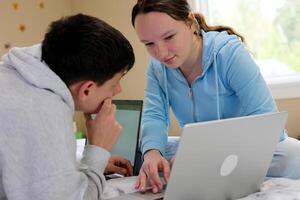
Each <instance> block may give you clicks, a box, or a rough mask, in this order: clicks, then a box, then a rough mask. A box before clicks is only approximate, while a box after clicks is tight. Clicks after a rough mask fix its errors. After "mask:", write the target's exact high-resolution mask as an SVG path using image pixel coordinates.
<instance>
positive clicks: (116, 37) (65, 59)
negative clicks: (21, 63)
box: [42, 14, 135, 86]
mask: <svg viewBox="0 0 300 200" xmlns="http://www.w3.org/2000/svg"><path fill="white" fill-rule="evenodd" d="M42 60H43V61H45V62H46V63H47V65H48V66H49V67H50V69H51V70H52V71H54V72H55V73H56V74H57V75H58V76H59V77H60V78H61V79H62V80H63V81H64V82H65V84H66V85H67V86H69V85H71V84H73V83H76V82H78V81H81V80H92V81H95V82H96V83H97V84H98V85H102V84H103V83H105V82H106V81H107V80H109V79H111V78H112V77H113V76H114V75H115V74H116V73H118V72H122V71H128V70H129V69H131V68H132V66H133V64H134V61H135V58H134V53H133V49H132V46H131V45H130V43H129V41H128V40H127V39H126V38H125V37H124V36H123V35H122V33H121V32H119V31H118V30H116V29H115V28H113V27H112V26H110V25H109V24H107V23H105V22H104V21H102V20H100V19H98V18H95V17H92V16H88V15H83V14H77V15H73V16H68V17H63V18H61V19H59V20H57V21H54V22H52V23H51V24H50V27H49V29H48V32H47V33H46V34H45V38H44V40H43V42H42Z"/></svg>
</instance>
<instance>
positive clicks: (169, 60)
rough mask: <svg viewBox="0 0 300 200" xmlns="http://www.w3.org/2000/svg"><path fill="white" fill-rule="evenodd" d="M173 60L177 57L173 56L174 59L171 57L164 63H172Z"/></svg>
mask: <svg viewBox="0 0 300 200" xmlns="http://www.w3.org/2000/svg"><path fill="white" fill-rule="evenodd" d="M173 58H175V56H173V57H171V58H167V59H164V62H165V63H169V62H172V60H173Z"/></svg>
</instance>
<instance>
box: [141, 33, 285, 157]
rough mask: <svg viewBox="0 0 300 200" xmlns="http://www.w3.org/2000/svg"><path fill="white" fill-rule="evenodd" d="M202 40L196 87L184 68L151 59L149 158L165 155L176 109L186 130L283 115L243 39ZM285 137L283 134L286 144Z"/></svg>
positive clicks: (145, 139)
mask: <svg viewBox="0 0 300 200" xmlns="http://www.w3.org/2000/svg"><path fill="white" fill-rule="evenodd" d="M202 35H203V55H202V66H203V72H202V74H201V75H200V76H198V77H197V78H196V79H195V80H194V81H193V83H192V85H191V87H189V85H188V82H187V80H186V79H185V77H184V76H183V74H182V73H181V71H180V70H179V68H177V69H172V68H168V67H166V65H164V64H162V63H161V62H159V61H158V60H155V59H153V58H152V59H151V60H150V64H149V68H148V72H147V88H146V90H145V105H144V111H143V118H142V140H141V148H142V152H143V153H145V152H146V151H147V150H149V149H158V150H159V151H160V152H161V153H162V154H163V155H164V154H165V147H166V144H167V131H168V127H169V109H170V108H171V109H172V110H173V112H174V115H175V117H176V119H177V120H178V122H179V125H180V126H181V127H183V126H184V125H185V124H188V123H192V122H201V121H209V120H217V119H225V118H232V117H239V116H247V115H254V114H260V113H267V112H276V111H277V108H276V104H275V102H274V100H273V98H272V95H271V93H270V90H269V88H268V87H267V85H266V83H265V81H264V79H263V77H262V75H261V73H260V70H259V68H258V66H257V65H256V63H255V62H254V60H253V58H252V57H251V56H250V54H249V52H248V50H247V49H246V48H245V46H244V45H243V43H242V42H241V41H240V40H239V39H238V38H237V36H235V35H228V34H227V32H225V31H224V32H215V31H211V32H204V31H202ZM199 67H201V66H199ZM199 134H201V133H199ZM241 134H243V133H242V132H241ZM284 137H285V134H284V133H283V134H282V136H281V140H283V139H284ZM258 139H259V138H258Z"/></svg>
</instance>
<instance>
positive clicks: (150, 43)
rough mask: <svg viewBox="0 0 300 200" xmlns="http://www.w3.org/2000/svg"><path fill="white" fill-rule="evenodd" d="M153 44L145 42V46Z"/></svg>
mask: <svg viewBox="0 0 300 200" xmlns="http://www.w3.org/2000/svg"><path fill="white" fill-rule="evenodd" d="M151 45H153V42H149V43H145V46H151Z"/></svg>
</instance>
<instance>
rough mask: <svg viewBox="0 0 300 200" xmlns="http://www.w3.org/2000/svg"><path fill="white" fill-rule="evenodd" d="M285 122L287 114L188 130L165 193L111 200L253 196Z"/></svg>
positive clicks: (220, 199) (190, 126) (199, 125)
mask: <svg viewBox="0 0 300 200" xmlns="http://www.w3.org/2000/svg"><path fill="white" fill-rule="evenodd" d="M286 120H287V112H277V113H270V114H262V115H252V116H247V117H239V118H231V119H225V120H218V121H209V122H202V123H193V124H188V125H186V126H185V127H184V128H183V132H182V136H181V141H180V144H179V147H178V150H177V154H176V160H175V162H174V165H173V168H172V171H171V176H170V180H169V182H168V185H167V188H166V191H165V192H163V193H162V194H156V195H152V194H151V192H146V194H141V193H131V194H125V195H122V196H119V197H117V198H114V199H123V200H126V199H128V200H129V199H130V200H142V199H165V200H182V199H201V200H228V199H237V198H241V197H244V196H247V195H249V194H251V193H254V192H256V191H257V190H258V189H259V187H260V184H261V183H262V182H263V181H264V179H265V176H266V174H267V170H268V168H269V165H270V162H271V160H272V156H273V153H274V150H275V148H276V145H277V143H278V141H279V137H280V135H281V134H282V132H283V130H284V125H285V123H286ZM163 194H164V198H162V197H161V196H163Z"/></svg>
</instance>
